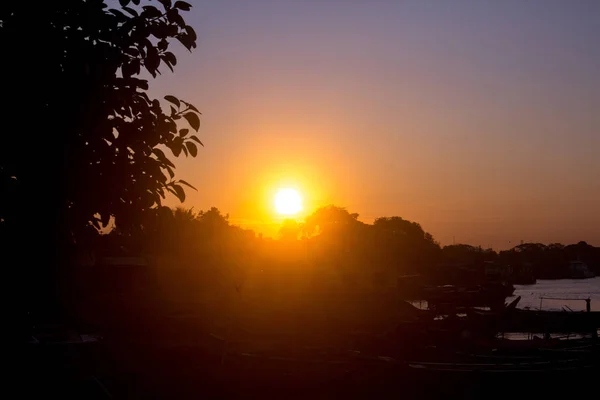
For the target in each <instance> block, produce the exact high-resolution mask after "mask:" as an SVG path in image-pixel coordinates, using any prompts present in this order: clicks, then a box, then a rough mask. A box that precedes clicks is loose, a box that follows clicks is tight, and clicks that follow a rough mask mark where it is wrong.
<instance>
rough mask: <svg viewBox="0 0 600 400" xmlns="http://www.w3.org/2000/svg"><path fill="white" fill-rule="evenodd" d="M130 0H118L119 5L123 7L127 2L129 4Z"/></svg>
mask: <svg viewBox="0 0 600 400" xmlns="http://www.w3.org/2000/svg"><path fill="white" fill-rule="evenodd" d="M130 1H131V0H119V4H120V5H121V7H125V6H127V4H129V2H130Z"/></svg>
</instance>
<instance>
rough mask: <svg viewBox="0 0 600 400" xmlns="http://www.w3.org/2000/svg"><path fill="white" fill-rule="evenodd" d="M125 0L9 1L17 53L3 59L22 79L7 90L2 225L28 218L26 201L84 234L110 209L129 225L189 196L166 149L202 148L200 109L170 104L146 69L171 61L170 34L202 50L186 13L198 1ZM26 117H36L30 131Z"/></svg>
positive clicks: (4, 30)
mask: <svg viewBox="0 0 600 400" xmlns="http://www.w3.org/2000/svg"><path fill="white" fill-rule="evenodd" d="M119 3H120V6H121V7H120V9H116V8H115V9H108V6H107V5H106V4H105V2H104V1H100V0H92V1H84V0H69V1H60V2H42V3H39V4H36V6H35V7H31V5H30V4H27V3H24V2H4V3H3V4H2V6H1V8H0V45H1V46H2V49H3V52H4V54H5V55H6V56H7V57H8V59H10V60H11V62H3V63H2V66H1V67H0V68H1V72H2V76H4V77H10V79H11V80H13V81H14V82H17V83H18V84H16V85H11V86H9V87H5V88H4V96H5V97H6V98H8V99H10V102H9V103H8V105H7V106H8V108H7V109H5V112H6V115H11V118H10V121H6V122H5V123H4V124H3V130H4V135H3V136H2V138H3V142H4V143H3V145H2V146H0V171H1V174H2V179H1V180H0V182H1V184H2V192H3V193H5V190H6V191H7V193H8V194H9V195H10V196H11V199H10V201H5V203H3V204H2V208H0V218H2V220H3V221H4V222H5V223H7V224H11V223H14V224H18V223H21V222H22V219H23V218H25V217H26V216H25V215H24V214H25V213H26V212H27V209H28V208H29V206H30V205H31V204H32V203H38V204H39V203H40V202H42V203H43V205H44V211H45V212H44V213H45V215H46V216H47V217H46V221H45V222H46V223H47V224H48V225H49V226H52V228H53V230H54V234H55V235H56V234H59V232H57V231H56V229H57V228H58V227H57V225H60V226H61V227H62V228H63V232H62V233H64V234H66V235H69V236H73V235H74V236H77V234H78V233H79V232H80V231H81V230H84V229H86V227H87V226H88V225H89V223H93V224H94V225H95V226H96V227H97V228H100V227H101V226H102V225H107V223H108V221H109V219H110V217H114V218H115V220H116V223H117V224H118V225H119V226H120V227H121V229H122V230H123V231H126V230H128V229H130V228H131V227H132V226H135V225H136V224H139V223H140V221H141V219H142V214H143V213H144V211H145V210H148V209H151V208H156V207H158V206H160V205H161V201H162V199H164V198H165V196H166V194H167V193H168V192H170V193H172V194H173V195H175V196H177V197H178V198H179V199H180V200H181V201H183V200H184V199H185V192H184V189H183V186H184V185H187V186H190V185H189V184H188V183H187V182H185V181H183V180H175V179H174V165H173V163H172V162H171V161H170V160H169V157H168V156H167V155H166V154H165V151H167V150H168V151H169V152H170V153H171V154H172V155H173V156H174V157H178V156H180V155H181V154H184V155H186V156H191V157H195V156H196V155H197V152H198V148H197V144H200V145H201V144H202V143H201V142H200V140H199V139H198V137H197V136H194V135H190V133H189V132H190V128H191V129H193V130H195V131H197V130H198V129H199V126H200V120H199V112H198V110H197V109H196V107H194V106H193V105H192V104H190V103H187V102H185V101H182V100H179V99H177V98H176V97H174V96H165V100H166V102H165V103H164V104H166V103H167V102H168V104H169V111H168V112H165V111H164V109H163V108H162V107H161V104H160V102H159V100H157V99H151V98H150V97H149V96H148V94H147V91H148V89H149V86H148V81H147V80H146V79H142V78H141V76H143V74H146V73H147V74H149V75H151V76H153V77H155V76H156V75H157V74H159V73H160V72H161V70H163V71H164V69H170V70H173V67H174V66H175V65H176V63H177V59H176V57H175V55H174V54H173V53H172V52H171V51H170V45H171V44H172V42H173V41H174V40H176V41H179V42H180V43H181V44H182V45H183V46H184V47H185V48H187V49H188V50H190V51H191V50H192V49H193V48H195V46H196V44H195V42H196V34H195V32H194V30H193V28H191V27H190V26H189V25H187V24H186V23H185V21H184V19H183V17H182V15H181V12H183V11H187V10H189V9H190V7H191V6H190V5H189V4H188V3H186V2H183V1H177V2H175V3H174V4H172V3H171V1H170V0H160V1H158V4H156V5H146V6H143V7H140V6H139V4H140V1H139V0H137V1H135V0H133V1H127V0H121V1H120V2H119ZM115 6H118V5H117V4H115ZM24 30H27V32H28V33H27V35H24V34H23V32H24ZM31 37H34V38H36V39H35V40H36V42H35V44H34V43H31V42H30V38H31ZM32 45H34V47H32ZM26 121H28V122H31V123H32V125H31V126H29V127H27V128H25V127H24V126H23V125H22V124H23V123H24V122H26Z"/></svg>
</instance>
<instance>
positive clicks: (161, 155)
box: [152, 149, 175, 168]
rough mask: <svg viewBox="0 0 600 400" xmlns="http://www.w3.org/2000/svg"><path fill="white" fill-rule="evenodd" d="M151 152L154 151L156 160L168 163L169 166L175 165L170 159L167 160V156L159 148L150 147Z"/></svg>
mask: <svg viewBox="0 0 600 400" xmlns="http://www.w3.org/2000/svg"><path fill="white" fill-rule="evenodd" d="M152 153H154V154H155V155H156V158H157V159H158V161H160V162H162V163H163V164H165V165H168V166H170V167H173V168H174V167H175V165H174V164H173V163H172V162H171V160H169V159H168V158H167V156H166V155H165V153H164V152H163V151H162V150H161V149H152Z"/></svg>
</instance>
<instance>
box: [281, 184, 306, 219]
mask: <svg viewBox="0 0 600 400" xmlns="http://www.w3.org/2000/svg"><path fill="white" fill-rule="evenodd" d="M275 210H276V211H277V213H279V214H282V215H295V214H298V213H299V212H300V211H302V196H300V193H298V191H297V190H295V189H289V188H285V189H280V190H279V191H278V192H277V194H276V195H275Z"/></svg>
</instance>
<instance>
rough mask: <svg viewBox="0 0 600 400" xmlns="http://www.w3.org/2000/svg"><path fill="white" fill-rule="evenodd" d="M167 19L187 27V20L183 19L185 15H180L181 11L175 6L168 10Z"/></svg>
mask: <svg viewBox="0 0 600 400" xmlns="http://www.w3.org/2000/svg"><path fill="white" fill-rule="evenodd" d="M167 19H168V20H169V22H172V23H174V24H176V25H178V26H180V27H182V28H183V27H185V21H184V20H183V17H182V16H181V15H179V11H177V10H176V9H174V8H173V9H171V10H169V12H167Z"/></svg>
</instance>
